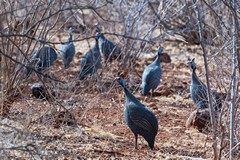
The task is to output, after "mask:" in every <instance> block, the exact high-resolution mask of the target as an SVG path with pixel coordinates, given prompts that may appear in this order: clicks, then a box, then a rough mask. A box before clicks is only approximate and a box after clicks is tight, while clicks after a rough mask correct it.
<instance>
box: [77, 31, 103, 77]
mask: <svg viewBox="0 0 240 160" xmlns="http://www.w3.org/2000/svg"><path fill="white" fill-rule="evenodd" d="M98 39H99V36H98V34H96V37H95V45H94V46H93V47H92V48H91V49H90V50H89V51H87V52H86V53H85V55H84V56H83V57H82V59H81V62H80V74H79V79H80V80H83V79H84V78H85V77H86V76H87V75H90V76H91V75H93V74H94V73H96V72H97V70H98V69H99V68H100V67H101V54H100V51H99V45H98Z"/></svg>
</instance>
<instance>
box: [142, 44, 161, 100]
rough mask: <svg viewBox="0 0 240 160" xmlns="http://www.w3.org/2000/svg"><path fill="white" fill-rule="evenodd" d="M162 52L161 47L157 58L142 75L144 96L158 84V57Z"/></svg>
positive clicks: (159, 74)
mask: <svg viewBox="0 0 240 160" xmlns="http://www.w3.org/2000/svg"><path fill="white" fill-rule="evenodd" d="M162 52H163V47H160V48H159V49H158V55H157V58H156V59H155V60H154V61H153V63H151V64H150V65H148V66H147V67H146V68H145V69H144V71H143V75H142V85H141V87H142V93H143V95H144V96H146V95H147V94H148V93H149V92H150V91H151V90H152V93H153V91H154V90H155V89H156V88H157V86H158V85H159V84H160V79H161V78H162V68H161V65H160V55H161V54H162Z"/></svg>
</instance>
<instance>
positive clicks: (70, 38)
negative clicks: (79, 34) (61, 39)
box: [68, 34, 72, 42]
mask: <svg viewBox="0 0 240 160" xmlns="http://www.w3.org/2000/svg"><path fill="white" fill-rule="evenodd" d="M71 41H72V34H69V38H68V42H71Z"/></svg>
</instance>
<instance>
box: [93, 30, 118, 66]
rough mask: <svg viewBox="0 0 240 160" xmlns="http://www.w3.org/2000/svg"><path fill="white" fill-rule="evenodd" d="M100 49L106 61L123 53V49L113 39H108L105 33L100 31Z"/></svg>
mask: <svg viewBox="0 0 240 160" xmlns="http://www.w3.org/2000/svg"><path fill="white" fill-rule="evenodd" d="M97 34H98V37H99V40H100V41H99V49H100V53H101V55H102V57H103V60H104V61H105V62H107V61H111V60H114V59H117V58H118V57H119V56H120V54H121V49H120V48H119V47H118V46H117V45H116V44H114V43H113V42H112V41H111V40H109V39H107V38H106V37H105V36H104V35H103V33H101V32H98V33H97Z"/></svg>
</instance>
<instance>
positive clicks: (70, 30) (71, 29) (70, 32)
mask: <svg viewBox="0 0 240 160" xmlns="http://www.w3.org/2000/svg"><path fill="white" fill-rule="evenodd" d="M74 31H75V29H74V28H73V27H70V28H69V30H68V33H69V34H70V35H72V34H73V33H74Z"/></svg>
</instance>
